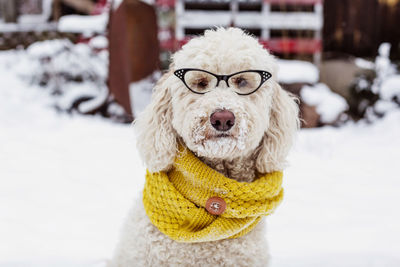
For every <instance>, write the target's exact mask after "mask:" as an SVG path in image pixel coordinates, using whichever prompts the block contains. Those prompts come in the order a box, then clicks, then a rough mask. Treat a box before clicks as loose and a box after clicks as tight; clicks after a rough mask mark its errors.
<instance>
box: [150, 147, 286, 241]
mask: <svg viewBox="0 0 400 267" xmlns="http://www.w3.org/2000/svg"><path fill="white" fill-rule="evenodd" d="M281 184H282V172H273V173H269V174H265V175H261V176H259V177H258V178H257V179H256V180H255V181H254V182H251V183H247V182H237V181H235V180H233V179H230V178H227V177H225V176H224V175H222V174H221V173H219V172H217V171H215V170H213V169H212V168H210V167H208V166H207V165H206V164H204V163H203V162H202V161H200V160H199V159H198V158H197V157H196V156H195V155H193V153H192V152H190V151H189V150H188V149H181V151H180V152H179V153H178V156H177V157H176V159H175V163H174V167H173V169H172V170H171V171H169V172H167V173H166V172H156V173H150V172H149V171H147V174H146V183H145V187H144V191H143V203H144V208H145V210H146V214H147V216H148V217H149V218H150V221H151V222H152V224H154V225H155V226H156V227H157V228H158V229H159V230H160V231H161V232H162V233H164V234H165V235H167V236H168V237H169V238H171V239H173V240H175V241H178V242H190V243H193V242H206V241H216V240H221V239H227V238H237V237H240V236H243V235H245V234H247V233H248V232H250V231H251V230H252V229H253V228H254V227H255V226H256V225H257V223H258V222H259V221H260V220H261V218H262V216H266V215H269V214H271V213H272V212H273V211H274V209H275V208H276V207H277V206H278V205H279V203H280V202H281V201H282V198H283V188H282V186H281ZM211 197H220V198H222V199H223V200H224V201H225V203H226V209H225V211H224V212H223V213H222V214H221V215H212V214H210V213H209V212H208V211H207V210H206V208H205V205H206V202H207V200H208V199H209V198H211Z"/></svg>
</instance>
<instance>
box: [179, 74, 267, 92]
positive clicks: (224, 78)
mask: <svg viewBox="0 0 400 267" xmlns="http://www.w3.org/2000/svg"><path fill="white" fill-rule="evenodd" d="M192 70H194V71H202V72H205V73H208V74H211V75H212V76H214V77H215V78H217V85H216V86H218V85H219V82H220V81H225V83H226V85H227V86H228V87H229V83H228V80H229V78H230V77H232V76H234V75H237V74H240V73H244V72H256V73H258V74H260V76H261V82H260V84H259V86H258V87H257V88H256V89H254V90H253V91H251V92H250V93H246V94H241V93H238V92H236V91H235V93H237V94H238V95H250V94H252V93H255V92H256V91H257V90H258V89H260V87H261V86H262V85H263V84H264V83H265V82H266V81H268V80H269V79H270V78H271V77H272V74H271V73H269V72H268V71H265V70H242V71H239V72H235V73H232V74H229V75H217V74H214V73H212V72H209V71H206V70H202V69H193V68H184V69H178V70H176V71H174V74H175V76H176V77H178V78H179V79H180V80H181V81H182V82H183V84H184V85H185V86H186V87H187V89H189V90H190V91H191V92H193V93H195V94H200V95H204V94H206V93H208V92H210V91H207V92H204V93H201V92H196V91H194V90H192V89H191V88H190V87H189V86H188V85H187V84H186V82H185V74H186V72H188V71H192Z"/></svg>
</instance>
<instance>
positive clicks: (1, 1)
mask: <svg viewBox="0 0 400 267" xmlns="http://www.w3.org/2000/svg"><path fill="white" fill-rule="evenodd" d="M0 9H1V11H2V12H1V13H2V14H3V18H4V21H5V22H17V17H18V6H17V1H15V0H0Z"/></svg>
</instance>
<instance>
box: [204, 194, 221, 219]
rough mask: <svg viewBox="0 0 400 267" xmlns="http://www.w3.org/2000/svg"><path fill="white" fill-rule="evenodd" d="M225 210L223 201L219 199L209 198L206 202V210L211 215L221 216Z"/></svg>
mask: <svg viewBox="0 0 400 267" xmlns="http://www.w3.org/2000/svg"><path fill="white" fill-rule="evenodd" d="M225 209H226V203H225V200H223V199H222V198H220V197H210V198H209V199H208V200H207V202H206V210H207V211H208V212H209V213H210V214H212V215H221V214H222V213H224V211H225Z"/></svg>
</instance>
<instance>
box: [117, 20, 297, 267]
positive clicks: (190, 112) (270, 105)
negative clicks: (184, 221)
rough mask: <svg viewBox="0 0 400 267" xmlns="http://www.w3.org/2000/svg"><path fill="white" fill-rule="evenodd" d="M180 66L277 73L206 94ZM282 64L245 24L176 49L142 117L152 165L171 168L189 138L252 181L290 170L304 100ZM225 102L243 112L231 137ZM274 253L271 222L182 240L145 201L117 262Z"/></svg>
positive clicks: (205, 260)
mask: <svg viewBox="0 0 400 267" xmlns="http://www.w3.org/2000/svg"><path fill="white" fill-rule="evenodd" d="M180 68H199V69H205V70H208V71H210V72H213V73H216V74H230V73H234V72H238V71H241V70H246V69H260V70H266V71H269V72H271V73H272V75H273V76H272V78H271V79H270V80H268V81H267V82H266V83H264V84H263V86H262V87H261V88H260V89H259V90H258V91H257V92H255V93H253V94H251V95H248V96H240V95H237V94H236V93H235V92H233V91H231V90H230V89H229V88H228V87H226V84H225V83H223V82H221V83H220V84H219V86H218V87H217V88H215V89H214V90H212V91H211V92H209V93H207V94H204V95H198V94H194V93H192V92H190V91H189V90H188V89H187V88H186V87H185V86H184V84H183V83H182V82H181V81H180V80H179V79H178V78H177V77H175V76H174V75H173V71H174V70H177V69H180ZM276 71H277V67H276V62H275V60H274V58H273V57H272V56H271V55H270V54H269V53H268V52H267V51H266V50H265V49H263V47H262V46H261V45H260V44H259V43H258V41H257V40H256V39H255V38H253V37H251V36H249V35H246V34H245V33H243V31H241V30H239V29H236V28H229V29H223V28H218V29H216V30H209V31H206V32H205V34H204V36H201V37H197V38H194V39H192V40H191V41H190V42H189V43H188V44H186V45H185V46H184V47H183V49H182V50H180V51H178V52H177V53H176V54H175V55H174V56H173V63H172V64H171V66H170V70H169V71H168V72H167V73H166V74H164V76H163V77H162V78H161V79H160V81H159V82H158V83H157V85H156V86H155V89H154V93H153V98H152V101H151V103H150V105H149V106H148V107H147V108H146V109H145V111H144V112H143V114H142V115H141V116H140V117H139V118H138V119H137V121H136V122H135V129H136V131H137V140H138V143H137V147H138V150H139V152H140V154H141V156H142V158H143V160H144V162H145V164H146V166H147V168H148V169H149V170H150V171H152V172H158V171H167V170H169V169H170V168H171V167H172V165H173V162H174V158H175V156H176V153H177V146H178V144H179V143H180V142H181V143H183V144H185V145H186V146H187V147H188V148H189V149H190V150H191V151H193V152H194V153H195V154H196V155H197V156H198V157H200V158H201V159H202V160H203V161H204V162H205V163H206V164H208V165H209V166H210V167H212V168H214V169H216V170H217V171H219V172H221V173H223V174H225V175H227V176H228V177H230V178H232V179H236V180H238V181H252V180H253V179H254V177H255V176H256V173H257V172H259V173H266V172H271V171H275V170H282V169H283V168H284V166H285V158H286V156H287V153H288V151H289V149H290V147H291V145H292V141H293V138H294V134H295V132H296V130H297V128H298V126H299V120H298V107H297V104H296V103H295V101H294V99H293V97H291V96H290V95H288V93H286V92H285V91H284V90H282V88H281V87H280V86H279V84H278V83H277V82H276V80H275V78H274V77H276ZM218 109H227V110H230V111H231V112H232V113H234V115H235V118H236V120H235V125H234V126H233V127H232V129H230V130H229V132H228V136H227V137H220V136H218V132H217V131H216V130H215V129H214V128H213V127H212V125H211V123H210V119H209V117H210V115H211V114H212V113H213V112H215V111H216V110H218ZM268 257H269V256H268V249H267V244H266V241H265V240H264V234H263V223H261V224H259V225H258V226H257V227H256V229H254V230H253V231H252V232H251V233H249V234H247V235H245V236H243V237H240V238H237V239H229V240H222V241H216V242H206V243H195V244H186V243H178V242H175V241H173V240H171V239H169V238H168V237H166V236H165V235H163V234H162V233H161V232H159V231H158V229H157V228H155V227H154V226H153V225H152V224H151V223H150V221H149V219H148V218H147V216H146V214H145V212H144V208H143V204H142V202H141V201H138V203H137V205H135V208H134V209H133V210H132V211H131V213H130V215H129V216H128V219H127V221H126V223H125V226H124V228H123V232H122V236H121V241H120V243H119V246H118V247H117V250H116V253H115V256H114V258H113V260H112V262H111V266H114V267H117V266H119V267H130V266H266V265H267V262H268Z"/></svg>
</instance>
